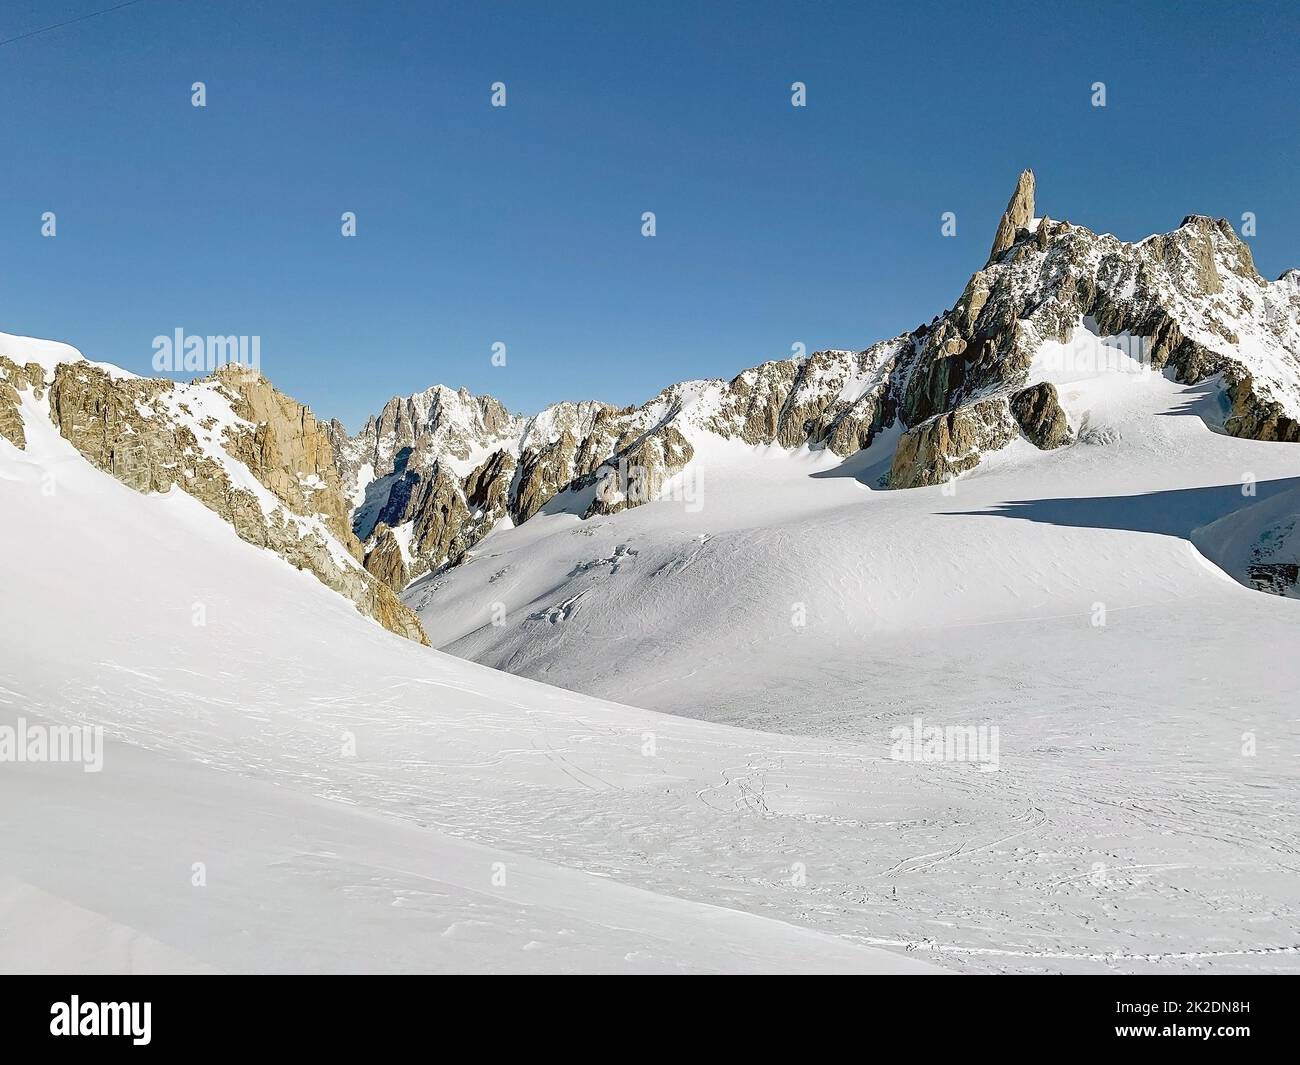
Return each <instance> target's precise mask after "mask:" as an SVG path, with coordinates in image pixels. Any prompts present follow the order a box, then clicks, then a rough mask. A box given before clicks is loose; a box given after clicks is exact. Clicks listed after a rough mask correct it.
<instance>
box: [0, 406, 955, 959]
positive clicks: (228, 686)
mask: <svg viewBox="0 0 1300 1065" xmlns="http://www.w3.org/2000/svg"><path fill="white" fill-rule="evenodd" d="M24 404H25V406H24V416H25V417H24V420H25V423H26V428H27V435H28V448H27V450H26V451H19V450H17V449H16V448H14V447H13V446H12V445H10V444H9V443H8V442H7V441H2V440H0V500H2V501H3V510H4V514H5V516H6V520H5V521H4V522H3V523H0V525H2V526H3V531H0V555H3V557H4V558H5V560H6V565H5V567H4V577H3V580H4V588H5V595H4V597H3V600H2V601H0V603H2V605H0V611H2V612H3V615H2V616H3V633H4V658H3V671H2V672H0V726H8V727H15V725H16V723H17V721H18V719H20V718H24V719H26V720H27V721H29V722H36V721H43V722H46V723H58V724H68V725H82V724H84V725H90V726H96V725H98V726H102V727H104V729H105V731H106V734H107V736H108V743H107V749H106V750H105V752H104V762H103V768H102V770H101V771H100V772H85V771H84V770H83V767H82V766H80V765H77V764H50V763H16V762H5V763H2V764H0V970H4V971H9V972H33V971H36V972H40V971H50V972H101V971H102V972H144V971H148V972H203V971H218V972H273V971H287V972H302V971H309V972H338V971H346V972H355V971H365V972H413V971H419V972H481V971H487V972H557V971H560V972H567V971H573V972H718V971H727V972H732V971H736V972H843V971H847V972H888V973H905V972H916V973H923V972H937V971H940V970H938V969H936V968H935V967H934V966H933V965H932V964H930V963H929V962H928V961H923V960H918V959H916V958H912V957H908V956H906V953H905V952H904V951H901V950H899V951H887V950H882V949H879V948H878V947H875V946H872V945H869V944H866V943H863V942H861V941H858V940H854V939H851V938H845V937H842V936H838V935H835V934H830V933H828V932H827V931H826V930H822V929H819V928H817V927H816V926H815V923H810V922H799V921H796V920H792V919H790V918H791V917H792V912H791V911H792V910H794V911H796V912H797V909H798V903H797V900H798V898H799V897H800V895H801V894H802V896H803V897H804V898H805V899H806V898H809V897H811V896H809V894H808V891H807V889H806V888H804V889H797V888H795V887H792V886H789V884H788V883H787V882H788V881H789V880H790V879H791V878H792V877H793V876H794V873H793V872H791V871H790V869H789V866H791V865H792V863H793V862H794V861H795V860H796V859H795V858H794V857H791V856H790V855H789V854H787V853H786V851H785V849H784V848H782V847H780V846H778V845H776V844H775V842H774V840H775V838H776V836H777V834H776V833H773V832H771V831H768V830H766V829H765V825H764V818H763V817H762V816H760V814H759V813H758V812H757V811H756V806H759V805H761V803H762V800H763V789H762V788H761V787H758V786H755V785H754V784H753V783H751V782H750V781H749V778H748V775H747V773H746V770H745V766H746V765H747V764H750V763H754V762H764V763H765V762H768V761H782V760H788V761H789V763H790V766H791V770H790V772H791V777H792V779H804V780H805V781H806V782H807V784H808V785H809V786H808V787H807V788H806V789H805V790H803V791H802V793H800V794H799V795H798V796H797V797H794V798H792V799H791V800H790V802H789V804H788V811H789V812H788V814H787V815H785V816H790V817H793V818H795V819H796V820H797V821H800V820H802V819H803V817H804V816H805V813H806V812H808V811H812V810H815V809H823V808H827V809H833V808H835V806H836V804H837V796H836V794H835V789H834V788H832V790H830V791H829V792H827V791H824V790H823V789H822V788H821V787H820V786H812V785H813V782H814V780H815V779H816V778H817V777H818V776H819V775H820V773H819V772H817V771H815V770H817V768H818V767H819V766H820V765H821V764H822V763H823V762H824V761H825V760H826V759H827V758H838V759H839V760H840V767H839V769H838V771H837V772H836V777H837V778H838V779H839V780H840V787H841V788H842V787H843V786H844V785H845V783H846V782H848V781H852V780H854V779H857V778H859V777H861V776H862V775H863V773H864V772H866V773H870V772H873V771H874V770H873V769H872V768H871V765H870V763H871V761H872V760H870V759H867V760H865V761H864V760H863V759H862V757H861V756H860V755H855V754H853V753H851V752H850V753H847V754H843V755H840V754H837V753H836V752H835V751H834V750H833V749H828V748H826V745H822V744H818V743H816V742H810V743H807V744H795V745H789V744H787V743H786V742H785V741H784V740H782V739H779V738H775V737H767V736H761V735H758V734H754V733H748V732H743V731H739V730H734V729H729V728H725V727H719V726H710V725H702V724H699V723H696V722H691V721H685V720H676V719H673V718H668V717H664V716H662V715H659V714H654V713H649V712H645V711H641V710H634V709H631V708H628V707H623V706H619V705H616V704H611V703H606V702H601V701H597V700H594V699H589V698H585V697H583V696H576V695H571V694H569V693H567V692H561V691H557V690H555V689H551V688H548V687H546V686H544V685H539V684H535V683H533V682H531V681H527V680H520V679H517V678H514V677H509V676H506V675H503V674H500V673H494V672H492V671H490V670H487V669H484V668H482V667H480V666H476V665H472V664H468V663H464V662H461V661H459V660H457V659H454V658H451V657H449V656H447V655H443V654H440V653H438V652H435V651H429V650H427V649H425V648H421V647H419V646H418V645H416V644H414V643H411V642H409V641H406V640H402V639H400V638H398V637H395V636H393V635H391V634H390V633H388V632H386V631H385V630H383V629H382V628H380V627H379V626H378V625H376V624H373V623H371V622H369V621H367V620H366V619H364V618H362V617H360V616H359V615H358V614H357V613H356V611H355V610H354V609H353V607H352V605H351V604H350V603H348V602H347V601H345V600H344V599H342V598H341V597H339V596H337V595H335V594H334V593H332V592H330V591H328V590H327V589H326V588H325V587H324V586H323V585H321V584H320V583H319V582H318V581H316V580H315V579H314V578H312V577H310V576H307V575H305V574H302V573H298V572H296V571H294V570H293V569H292V568H291V567H290V566H288V565H287V564H286V563H284V562H283V561H281V560H280V559H279V558H278V557H277V556H275V555H273V554H271V553H269V552H265V551H261V550H258V549H256V548H254V547H251V546H250V545H248V544H246V543H244V542H242V541H240V540H239V539H237V538H236V537H235V535H234V533H233V532H232V530H231V529H230V528H229V527H228V526H226V525H225V524H224V523H222V522H221V521H220V520H219V519H218V518H217V517H216V516H215V515H213V514H212V513H210V512H209V511H207V510H206V509H204V508H203V507H202V505H200V504H199V503H198V502H197V501H195V500H194V499H192V498H191V497H189V496H187V495H185V494H184V493H181V492H172V493H171V494H169V495H167V496H141V495H138V494H136V493H135V492H133V491H131V490H129V489H127V488H125V487H124V486H122V485H120V484H118V483H117V482H116V481H115V480H113V479H112V478H110V477H108V476H106V475H105V474H102V473H100V472H98V471H96V470H94V469H93V468H92V467H91V466H90V465H89V464H87V463H86V462H85V461H84V460H83V459H82V458H81V456H80V455H78V454H77V453H76V452H75V451H74V450H73V449H72V448H71V446H70V445H68V444H67V443H66V442H64V441H63V440H62V439H61V438H60V437H59V436H58V434H57V432H56V431H55V429H54V428H53V426H52V425H51V424H50V422H49V420H48V415H47V414H45V412H44V411H43V410H42V409H41V408H42V406H43V404H37V403H36V402H35V401H34V400H33V399H32V397H31V393H30V392H28V393H26V394H25V396H24ZM50 474H52V475H53V477H52V479H51V478H50V477H49V476H48V475H50ZM51 484H52V485H53V486H54V487H53V491H52V492H51V491H50V489H49V488H48V487H47V486H49V485H51ZM196 618H200V619H202V620H203V621H204V624H202V625H196V624H194V622H195V619H196ZM647 737H652V738H653V740H654V753H653V754H648V753H643V751H645V750H648V749H649V748H647V742H648V740H647ZM751 821H753V822H756V823H757V826H758V828H759V830H760V834H761V836H762V838H763V843H762V844H761V845H749V844H745V843H741V844H739V846H740V848H741V850H740V854H739V855H738V856H737V858H736V860H735V862H734V863H732V866H731V869H730V871H729V872H721V871H720V870H719V866H721V867H722V868H724V869H725V868H726V866H727V865H728V860H727V854H728V852H729V851H731V850H733V849H734V848H736V847H737V846H738V844H737V843H736V839H737V838H738V837H743V835H744V834H745V833H746V832H747V831H749V830H748V829H747V828H746V826H747V825H748V824H749V823H750V822H751ZM661 846H667V847H669V848H670V849H671V854H664V855H660V856H658V857H654V856H653V853H654V852H655V851H656V850H657V849H658V848H659V847H661ZM656 869H657V870H658V872H657V873H656V872H655V870H656ZM638 870H639V871H638ZM643 874H644V875H643ZM813 876H815V873H814V874H813ZM750 878H753V879H755V880H756V881H758V882H760V883H761V882H764V881H766V882H769V883H768V886H767V887H766V889H763V890H759V891H757V894H756V897H755V898H754V899H753V900H752V902H750V904H748V905H746V902H747V901H750V900H747V898H746V896H747V895H748V892H746V891H744V890H742V891H741V893H740V896H739V897H737V896H736V894H735V893H734V892H732V891H729V890H725V886H726V884H728V883H729V882H730V881H732V880H733V879H736V881H737V885H738V886H739V887H741V888H742V889H743V886H744V884H745V882H746V881H747V880H748V879H750ZM810 879H811V878H810ZM714 882H716V883H717V885H718V887H719V889H720V890H718V891H717V892H714V891H713V890H712V889H711V888H710V887H709V885H710V883H714ZM710 896H711V897H710ZM768 896H771V899H770V901H768V900H767V897H768ZM787 900H788V901H787Z"/></svg>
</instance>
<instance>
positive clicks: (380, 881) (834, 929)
mask: <svg viewBox="0 0 1300 1065" xmlns="http://www.w3.org/2000/svg"><path fill="white" fill-rule="evenodd" d="M1098 343H1099V344H1101V345H1102V346H1108V345H1106V344H1105V343H1104V342H1103V341H1102V340H1101V338H1098ZM1048 354H1050V353H1048ZM1058 362H1059V360H1058ZM1058 362H1052V361H1051V360H1047V361H1045V363H1044V365H1042V366H1041V367H1038V368H1037V372H1039V373H1041V375H1042V377H1043V379H1051V380H1054V381H1056V382H1057V385H1058V388H1059V389H1060V392H1061V399H1062V403H1063V404H1064V406H1065V408H1066V409H1067V411H1068V413H1069V415H1070V418H1071V421H1072V423H1073V424H1074V425H1075V427H1076V428H1079V427H1081V426H1082V427H1084V428H1083V430H1082V432H1081V440H1080V442H1079V443H1077V444H1076V445H1074V446H1072V447H1069V448H1066V449H1062V450H1059V451H1055V452H1039V451H1037V450H1036V449H1034V448H1033V447H1032V446H1031V445H1029V444H1028V443H1026V442H1024V441H1020V442H1018V443H1016V444H1013V445H1012V446H1011V447H1009V448H1007V449H1006V450H1004V451H1002V452H999V453H997V454H994V455H991V456H988V457H987V458H986V459H985V460H984V462H983V463H982V464H981V466H980V467H979V469H978V470H977V471H975V472H974V473H973V474H971V475H968V476H966V477H964V478H962V479H961V480H959V481H957V482H955V483H954V484H952V485H949V486H946V487H945V488H938V487H936V488H932V489H931V488H926V489H915V490H910V491H894V492H886V491H879V490H875V486H876V484H877V481H878V477H879V475H880V473H881V472H883V469H882V467H881V465H880V463H881V462H882V461H887V459H888V456H889V454H890V453H891V450H892V442H891V441H889V440H886V439H882V440H880V441H878V442H877V443H876V444H875V445H874V446H873V448H872V449H871V450H870V451H869V452H867V453H864V454H861V455H858V456H855V457H854V458H852V459H850V460H848V461H847V462H845V463H842V464H840V463H837V462H836V461H835V460H834V456H831V455H828V454H826V453H808V452H807V451H802V450H801V451H797V452H789V453H787V452H784V451H781V450H779V449H774V448H765V449H755V448H751V447H748V446H745V445H742V444H739V443H735V442H725V441H722V440H719V439H717V438H713V437H710V436H709V435H708V434H705V433H702V432H700V433H696V435H695V436H694V437H693V438H692V441H691V442H692V444H693V445H694V446H695V447H696V454H697V458H696V460H695V462H694V463H693V464H692V466H691V467H688V469H687V470H686V471H685V472H684V473H683V474H681V475H680V478H681V479H683V480H688V479H693V480H690V484H689V485H688V486H684V485H683V484H682V483H678V484H671V483H670V484H669V486H668V488H667V489H666V494H668V495H669V496H671V495H673V494H674V492H676V494H677V495H678V497H679V498H678V500H677V501H676V502H674V501H672V500H671V499H670V500H666V501H662V502H656V503H652V504H649V505H647V506H643V507H638V508H635V509H633V510H630V511H627V512H625V513H622V514H618V515H616V516H613V517H601V518H593V519H591V520H588V521H582V520H580V519H579V518H578V517H577V516H576V515H575V514H574V513H573V512H572V511H573V510H574V503H575V501H574V500H572V499H566V497H565V496H563V495H562V496H560V497H557V498H556V499H555V500H553V501H552V503H551V504H549V505H548V506H547V508H546V509H545V510H544V511H543V513H541V514H539V515H537V516H536V517H534V518H532V519H530V520H529V521H527V522H526V523H524V524H523V525H521V526H519V527H518V528H508V527H502V528H500V529H498V530H497V531H495V532H494V533H493V534H492V535H491V536H489V538H488V539H487V540H485V541H484V542H483V543H481V544H480V545H479V546H478V547H477V548H476V549H475V550H474V552H473V558H472V560H471V561H470V562H469V563H468V564H466V565H463V566H461V567H459V568H457V569H454V570H452V571H450V572H447V573H443V574H438V575H431V576H429V577H427V578H424V579H422V580H421V581H418V582H416V583H415V584H414V585H412V586H411V587H410V588H409V589H408V590H407V593H406V598H407V601H408V602H409V603H411V605H413V606H415V607H417V608H418V609H419V611H420V614H421V617H422V620H423V622H424V624H425V626H426V627H427V629H428V632H429V634H430V637H431V638H432V639H433V640H434V642H435V644H437V645H438V646H440V647H442V648H444V650H446V651H450V652H453V654H446V653H441V652H438V651H431V650H429V649H426V648H422V647H420V646H418V645H416V644H414V643H412V642H410V641H405V640H402V639H399V638H397V637H395V636H393V635H391V634H390V633H388V632H386V631H385V630H383V629H382V628H380V627H379V626H378V625H377V624H374V623H372V622H369V621H367V620H366V619H365V618H363V617H361V616H360V615H358V614H357V612H356V611H355V609H354V608H353V606H352V604H351V603H349V602H348V601H346V600H345V599H343V598H342V597H340V596H338V595H336V594H334V593H332V592H330V591H329V590H328V589H327V588H325V587H324V586H323V585H322V584H320V583H319V582H318V581H317V580H316V579H315V578H313V577H311V576H309V575H307V574H304V573H300V572H297V571H295V570H294V569H292V568H291V567H290V566H289V565H287V564H286V563H285V562H283V561H282V560H281V559H280V558H278V557H277V556H275V555H273V554H271V553H269V552H266V551H261V550H258V549H256V548H254V547H252V546H250V545H248V544H246V543H244V542H242V541H240V540H239V539H238V538H237V537H236V536H235V535H234V533H233V531H232V530H231V529H230V528H229V527H227V526H226V525H225V524H223V523H222V522H221V521H220V520H219V519H218V518H217V517H216V516H215V515H213V514H212V513H210V512H209V511H207V510H206V509H204V508H203V507H202V506H201V505H200V504H199V503H198V502H197V501H195V500H194V499H192V498H191V497H189V496H187V495H185V494H183V493H180V492H175V491H174V492H172V493H171V494H169V495H166V496H156V495H155V496H142V495H139V494H136V493H135V492H133V491H131V490H129V489H127V488H126V487H124V486H122V485H120V484H119V483H118V482H117V481H115V480H113V479H112V478H111V477H109V476H107V475H105V474H103V473H100V472H98V471H97V470H95V469H93V468H92V467H91V466H90V465H89V464H88V463H86V462H85V461H84V460H83V459H82V458H81V456H80V455H79V454H78V453H77V452H76V451H75V450H73V449H72V447H71V446H70V445H68V444H67V443H66V442H65V441H63V440H62V438H61V437H59V435H58V433H57V431H56V430H55V429H54V427H53V426H52V425H51V423H50V421H49V417H48V413H47V412H46V411H45V409H44V404H43V403H41V402H37V401H36V400H35V399H34V398H33V397H32V393H31V392H30V391H28V392H26V393H24V394H23V404H24V406H23V416H24V422H25V425H26V430H27V438H28V447H27V449H26V450H25V451H19V450H17V449H16V448H14V447H12V446H11V445H10V444H8V443H7V442H5V441H3V440H0V506H2V507H3V513H4V516H5V520H4V521H3V522H0V557H2V558H3V559H4V564H3V570H0V580H2V581H3V588H4V596H3V599H0V615H2V621H3V627H2V629H0V631H3V635H4V656H3V660H2V668H0V726H6V725H8V726H13V725H14V724H15V722H16V721H17V720H18V719H19V718H25V719H26V720H28V721H43V722H47V723H57V724H67V725H90V726H103V728H104V730H105V733H106V735H107V747H106V750H105V752H104V765H103V769H102V771H101V772H98V773H87V772H83V769H82V767H81V766H78V765H75V764H43V763H0V969H4V970H8V971H21V972H28V971H46V970H48V971H113V972H117V971H167V972H172V971H176V972H190V971H219V972H250V971H251V972H268V971H292V972H297V971H311V972H317V971H319V972H335V971H367V972H370V971H400V972H409V971H438V972H479V971H492V972H502V971H504V972H557V971H558V972H706V971H707V972H718V971H725V972H733V971H738V972H890V973H893V972H898V973H902V972H943V971H957V972H1176V973H1184V972H1187V973H1193V972H1274V971H1291V972H1294V971H1297V970H1300V932H1298V931H1297V928H1298V927H1300V922H1298V920H1297V918H1298V917H1300V876H1297V873H1298V872H1300V816H1298V815H1300V809H1298V805H1300V802H1298V800H1300V794H1298V792H1300V788H1298V786H1297V777H1296V769H1295V767H1296V765H1297V761H1296V759H1297V755H1298V754H1300V720H1298V717H1300V715H1297V713H1296V710H1295V692H1296V690H1297V688H1298V686H1300V663H1297V660H1296V656H1295V655H1294V654H1293V653H1292V649H1293V648H1294V647H1295V646H1296V642H1297V638H1300V602H1297V601H1296V600H1294V599H1288V598H1284V597H1278V596H1269V595H1264V594H1261V593H1260V592H1257V591H1254V590H1252V589H1250V588H1248V587H1245V586H1244V585H1243V584H1241V583H1238V582H1237V581H1235V580H1233V579H1232V578H1231V577H1230V576H1229V575H1228V574H1227V573H1225V571H1224V569H1221V568H1220V567H1219V566H1218V565H1215V564H1214V562H1213V561H1211V557H1212V556H1213V555H1214V552H1215V550H1216V548H1215V545H1224V547H1223V550H1224V551H1225V552H1227V551H1229V549H1230V548H1231V550H1232V551H1235V552H1237V553H1240V550H1239V548H1238V547H1236V546H1234V545H1236V544H1237V542H1238V540H1239V539H1240V536H1241V535H1243V534H1240V533H1238V532H1237V531H1236V528H1237V527H1236V526H1235V525H1233V524H1232V522H1233V520H1234V519H1232V518H1231V515H1233V514H1238V513H1240V514H1248V513H1255V512H1256V511H1255V508H1259V507H1266V506H1267V501H1268V500H1271V499H1276V498H1282V497H1283V496H1284V495H1285V494H1286V493H1290V492H1292V491H1293V490H1295V489H1297V488H1300V479H1297V473H1298V472H1300V471H1298V469H1297V458H1300V449H1298V448H1297V446H1296V445H1283V444H1270V443H1259V442H1254V441H1248V440H1240V439H1235V438H1231V437H1227V436H1224V435H1222V434H1218V433H1215V432H1214V431H1213V429H1212V428H1211V427H1210V424H1207V419H1208V421H1209V422H1210V423H1213V422H1214V420H1215V419H1216V418H1217V417H1218V416H1219V414H1220V413H1221V411H1220V409H1219V401H1218V398H1217V393H1216V391H1215V388H1214V386H1213V383H1206V384H1203V385H1200V386H1195V387H1187V386H1181V385H1176V384H1174V383H1172V382H1170V381H1169V380H1166V379H1165V378H1164V377H1161V376H1159V375H1157V374H1152V373H1128V372H1123V371H1121V370H1115V371H1114V372H1106V373H1100V374H1099V373H1094V372H1090V373H1084V374H1076V375H1075V376H1073V377H1071V376H1070V373H1069V370H1068V368H1063V367H1062V366H1061V365H1058ZM1243 484H1247V485H1249V486H1252V488H1253V490H1254V492H1255V494H1254V495H1244V494H1243V487H1242V486H1243ZM686 488H689V490H686ZM1244 507H1245V508H1248V509H1247V510H1243V508H1244ZM577 509H579V510H581V509H582V508H581V507H580V506H579V507H578V508H577ZM1264 517H1265V518H1266V519H1267V520H1268V521H1274V522H1275V521H1277V520H1278V517H1277V515H1275V514H1273V513H1272V512H1271V511H1270V512H1269V513H1268V514H1266V515H1265V516H1264ZM1235 520H1236V521H1237V522H1238V524H1240V523H1241V522H1242V521H1245V520H1246V519H1244V518H1242V517H1238V518H1237V519H1235ZM1224 522H1227V525H1226V526H1225V525H1224V524H1221V523H1224ZM1205 530H1209V531H1208V532H1207V531H1205ZM1216 530H1217V531H1216ZM1225 530H1226V531H1225ZM1230 534H1231V535H1230ZM1197 543H1202V544H1204V545H1206V550H1207V552H1209V553H1210V554H1209V555H1208V556H1207V554H1203V553H1202V552H1201V551H1198V549H1197V547H1196V546H1194V545H1195V544H1197ZM494 620H499V621H500V622H501V623H500V624H493V622H494ZM453 655H454V656H453ZM456 656H458V657H456ZM468 659H472V660H473V661H468ZM487 667H494V668H487ZM543 682H544V683H543ZM580 693H581V694H580ZM627 704H635V705H636V706H639V707H642V708H643V709H637V708H635V707H634V706H633V705H627ZM918 718H919V719H921V725H917V724H916V720H917V719H918ZM914 727H915V728H918V729H919V728H922V727H938V728H947V729H965V728H967V727H970V728H972V729H979V730H983V731H981V733H980V735H981V736H982V737H985V738H989V737H991V736H994V735H995V736H996V740H995V741H994V743H993V744H992V747H991V751H992V752H995V761H993V762H990V761H989V759H985V760H984V762H983V763H982V764H981V763H979V762H976V761H972V760H969V759H963V760H947V761H923V760H900V759H898V758H896V757H893V755H895V754H897V753H898V749H897V748H898V736H899V733H898V732H897V731H896V730H900V729H901V730H911V729H913V728H914ZM993 729H996V730H997V731H996V733H992V731H991V730H993ZM757 730H763V731H757ZM986 753H989V752H988V751H986Z"/></svg>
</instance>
